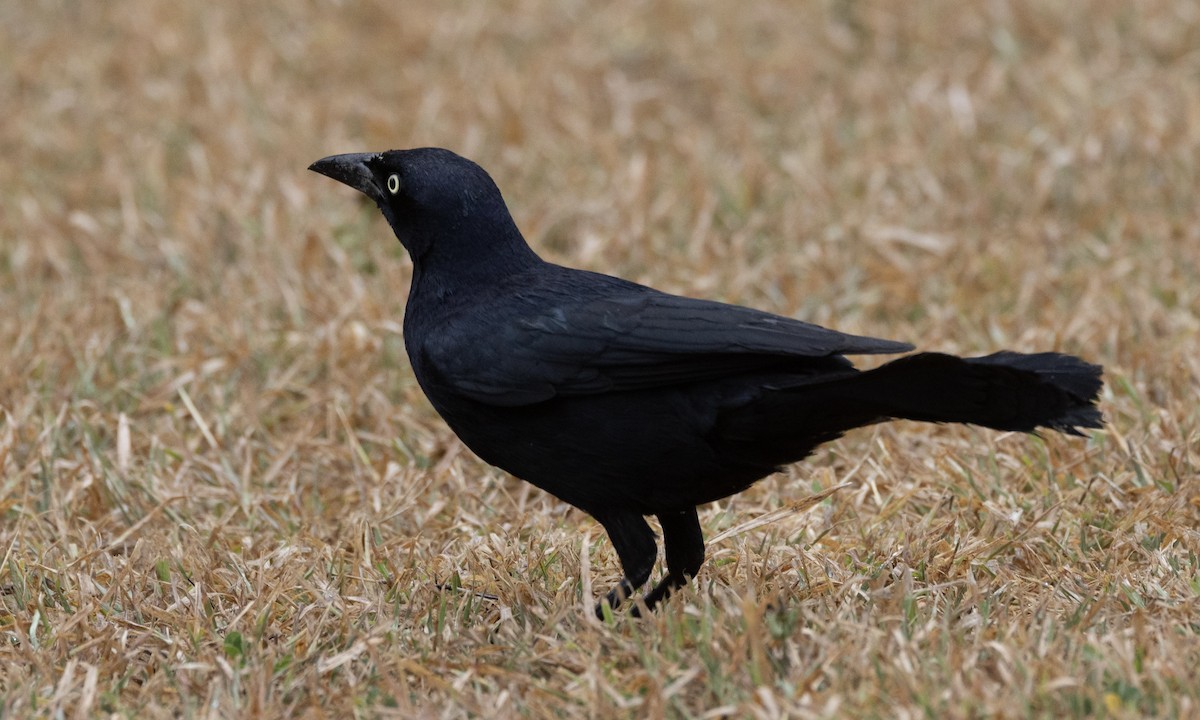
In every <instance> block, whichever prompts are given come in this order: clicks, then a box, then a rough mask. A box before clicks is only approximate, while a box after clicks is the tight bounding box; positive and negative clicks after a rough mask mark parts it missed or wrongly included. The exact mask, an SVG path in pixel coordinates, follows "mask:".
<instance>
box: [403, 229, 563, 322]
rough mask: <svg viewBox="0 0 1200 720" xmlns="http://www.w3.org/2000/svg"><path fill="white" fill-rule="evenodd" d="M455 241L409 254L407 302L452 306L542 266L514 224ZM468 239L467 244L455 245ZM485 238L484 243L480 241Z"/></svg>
mask: <svg viewBox="0 0 1200 720" xmlns="http://www.w3.org/2000/svg"><path fill="white" fill-rule="evenodd" d="M462 229H463V230H466V231H467V232H466V233H464V234H457V233H456V235H458V236H457V237H452V238H451V237H442V238H437V239H434V240H433V241H432V242H430V243H429V244H428V245H426V247H425V249H424V252H420V253H419V254H417V253H414V254H413V280H412V288H411V289H410V291H409V301H410V303H411V302H413V301H418V302H421V303H425V302H429V303H436V304H437V305H439V306H447V305H456V304H458V303H459V302H461V301H464V300H466V299H467V298H469V297H472V296H475V295H477V294H478V293H483V292H486V291H487V290H488V288H491V287H494V286H496V285H497V284H499V283H501V282H503V281H504V280H506V279H507V278H509V277H510V276H512V275H516V274H519V273H523V272H526V271H528V270H529V269H531V268H533V267H536V266H539V265H542V264H544V261H543V260H542V259H541V258H540V257H538V255H537V253H535V252H534V251H533V249H532V248H530V247H529V245H528V244H527V243H526V242H525V239H524V238H523V237H522V236H521V233H520V231H519V230H518V229H517V227H516V225H515V224H512V225H509V227H507V228H504V229H503V232H497V228H495V227H492V228H490V232H488V233H476V232H474V230H473V229H469V228H462ZM468 238H469V239H470V240H469V241H463V242H456V241H459V240H465V239H468ZM481 238H486V240H481Z"/></svg>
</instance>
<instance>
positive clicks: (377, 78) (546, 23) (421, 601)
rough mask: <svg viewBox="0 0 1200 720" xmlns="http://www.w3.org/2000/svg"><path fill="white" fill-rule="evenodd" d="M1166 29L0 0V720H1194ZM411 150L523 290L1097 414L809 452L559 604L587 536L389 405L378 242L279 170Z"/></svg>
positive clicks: (366, 210) (1197, 621) (1182, 172)
mask: <svg viewBox="0 0 1200 720" xmlns="http://www.w3.org/2000/svg"><path fill="white" fill-rule="evenodd" d="M1198 47H1200V10H1198V9H1197V5H1196V4H1195V3H1194V2H1192V1H1191V0H1178V1H1169V0H1146V1H1145V2H1138V3H1127V2H1121V1H1119V0H1088V1H1086V2H1083V1H1080V2H1068V1H1067V0H1062V1H1051V2H1041V1H1038V0H1010V1H1005V2H988V3H961V2H951V1H950V0H919V1H918V2H912V3H883V2H878V3H871V2H851V1H849V0H827V1H824V2H818V1H815V0H813V1H806V2H785V1H784V0H779V1H777V2H772V1H771V0H763V1H762V2H757V1H756V2H749V3H715V2H709V3H703V2H695V1H684V0H680V1H678V2H675V1H670V2H668V1H667V0H661V1H659V0H650V1H635V0H619V1H616V2H611V3H582V2H574V1H567V2H557V1H551V0H545V1H542V0H504V1H498V2H491V3H468V2H446V3H403V4H401V3H387V2H355V1H352V0H348V1H346V2H334V1H331V0H302V1H301V2H295V3H268V4H262V3H234V2H213V3H177V2H165V1H164V0H124V1H123V2H120V3H99V2H95V3H71V2H62V1H56V0H29V1H27V2H8V3H4V4H3V5H0V68H3V70H0V97H3V98H4V106H5V110H4V112H3V113H0V153H2V156H3V158H4V160H3V162H0V188H2V191H0V308H2V312H0V366H2V367H3V368H4V372H3V373H2V374H0V717H4V718H9V717H14V718H15V717H32V716H44V717H67V718H70V717H77V718H83V717H89V716H108V715H115V716H118V717H141V718H158V717H185V718H188V717H201V718H209V717H214V718H215V717H272V716H275V717H278V716H294V717H314V718H316V717H334V718H341V717H398V718H399V717H403V718H409V717H447V718H456V717H464V716H488V717H513V716H523V717H545V716H552V717H564V718H572V717H609V716H631V717H632V716H636V717H734V718H741V717H763V718H771V717H785V716H786V717H830V718H833V717H867V718H870V717H900V718H916V717H1144V716H1161V717H1195V716H1197V715H1198V714H1200V682H1197V676H1196V668H1197V667H1198V666H1200V530H1198V528H1200V479H1198V477H1197V476H1198V474H1200V472H1198V471H1200V411H1198V410H1197V394H1198V386H1200V319H1198V313H1200V210H1198V209H1197V206H1198V203H1197V197H1198V196H1200V53H1198V52H1197V50H1196V48H1198ZM418 145H438V146H444V147H449V148H451V149H454V150H456V151H458V152H460V153H462V154H464V155H467V156H469V157H471V158H473V159H476V160H477V161H479V162H480V163H481V164H482V165H483V166H484V167H486V168H488V169H489V170H490V172H491V173H492V175H493V176H494V177H495V178H496V180H497V182H498V184H499V185H500V187H501V189H502V190H503V191H504V193H505V196H506V197H507V199H508V201H509V203H510V205H511V206H512V209H513V212H514V215H515V217H516V219H517V222H518V223H519V225H520V226H521V227H522V228H523V229H524V231H525V233H526V235H527V237H528V238H529V240H530V242H531V244H532V245H533V246H534V247H535V248H536V249H537V250H538V251H539V252H541V253H542V254H543V255H544V256H546V257H548V258H551V259H553V260H556V261H560V262H564V263H568V264H572V265H576V266H580V267H586V268H589V269H596V270H602V271H606V272H611V273H614V274H619V275H622V276H625V277H628V278H631V279H635V280H638V281H642V282H647V283H650V284H654V285H656V286H658V287H661V288H663V289H666V290H670V291H674V292H679V293H685V294H691V295H696V296H701V297H709V298H717V299H722V300H728V301H734V302H739V303H744V304H748V305H753V306H755V307H759V308H763V309H767V310H772V311H775V312H779V313H785V314H788V315H792V316H795V317H798V318H802V319H804V320H808V321H812V322H817V323H821V324H826V325H830V326H833V327H836V328H838V329H841V330H844V331H848V332H854V333H862V334H868V335H876V336H881V337H888V338H894V339H898V340H906V341H911V342H914V343H916V344H917V345H919V346H920V347H922V348H924V349H934V350H941V351H950V352H956V353H962V354H968V355H970V354H985V353H987V352H991V351H993V350H997V349H1001V348H1009V349H1014V350H1022V351H1039V350H1059V351H1064V352H1071V353H1077V354H1079V355H1082V356H1084V357H1086V358H1088V359H1089V360H1091V361H1094V362H1099V363H1102V364H1103V365H1104V366H1105V379H1106V381H1107V386H1106V388H1105V390H1104V392H1103V395H1102V399H1101V404H1102V407H1103V411H1104V414H1105V417H1106V421H1107V426H1106V428H1105V429H1104V430H1102V431H1098V432H1094V433H1089V436H1088V437H1087V438H1086V439H1080V438H1068V437H1063V436H1059V435H1048V436H1046V437H1044V438H1037V437H1032V436H1024V435H1017V434H1002V433H994V432H988V431H983V430H979V429H973V428H960V427H936V426H928V425H919V424H915V423H899V424H892V425H886V426H879V427H876V428H872V429H867V430H862V431H858V432H856V433H853V434H851V435H850V436H848V437H846V438H845V439H843V440H841V441H839V442H837V443H834V444H831V445H828V446H825V447H823V448H822V449H821V450H820V451H819V452H818V453H817V454H816V455H815V456H814V457H812V458H811V459H810V460H809V461H808V462H806V463H803V464H801V465H798V466H795V467H792V468H789V469H788V470H787V472H786V473H782V474H780V475H778V476H775V477H772V478H769V479H767V480H765V481H763V482H761V483H759V484H758V485H757V486H755V487H754V488H752V489H751V490H749V491H747V492H746V493H744V494H742V495H739V496H737V497H734V498H730V499H728V500H726V501H722V502H720V503H716V504H713V505H711V506H707V507H705V508H703V509H702V512H701V520H702V523H703V526H704V529H705V532H706V534H707V535H708V537H709V538H710V545H709V561H708V562H707V564H706V565H705V567H704V569H703V570H702V572H701V573H700V577H699V578H697V581H696V582H695V583H694V585H693V587H692V589H690V590H689V591H688V592H686V593H684V594H682V595H681V596H680V597H678V598H675V599H673V600H672V601H671V602H670V603H669V604H667V605H666V606H665V607H663V608H662V611H661V612H659V613H658V614H656V615H655V616H654V617H653V618H652V619H649V620H642V621H636V620H633V619H632V618H628V617H625V616H618V617H617V618H616V619H615V620H614V621H613V622H611V623H602V622H600V621H597V620H596V619H595V618H594V617H592V615H591V612H590V609H591V606H592V602H593V600H594V598H596V597H597V596H598V595H599V594H600V592H601V591H602V590H603V589H606V588H608V587H609V586H611V585H612V583H613V582H614V581H615V580H616V578H617V576H618V572H619V568H618V564H617V561H616V558H615V556H614V554H613V552H612V548H611V546H610V545H609V543H608V541H607V539H606V538H605V537H604V535H603V532H602V531H601V530H600V528H599V527H598V526H597V525H596V523H595V522H593V521H592V520H591V519H590V518H588V517H587V516H585V515H583V514H581V513H579V512H576V511H573V510H571V509H570V508H569V507H567V506H565V505H563V504H562V503H559V502H557V501H555V500H554V499H553V498H551V497H548V496H546V495H545V494H543V493H541V492H539V491H537V490H534V489H532V488H530V487H528V486H527V485H525V484H523V483H521V482H520V481H517V480H514V479H512V478H510V477H508V476H506V475H505V474H504V473H502V472H500V471H498V470H496V469H494V468H490V467H488V466H486V465H484V464H483V463H481V462H480V461H478V460H477V459H475V458H474V457H473V456H472V455H471V454H470V452H469V451H467V450H465V449H464V448H462V447H461V445H460V444H459V443H458V441H457V440H456V439H455V438H454V436H453V435H452V434H451V433H450V432H449V431H448V430H447V429H446V427H445V426H444V425H443V424H442V422H441V421H440V420H439V419H438V418H437V417H436V415H435V414H434V413H433V411H432V410H431V409H430V407H429V405H428V404H427V402H426V401H425V399H424V398H423V396H422V395H421V393H420V391H419V389H418V388H417V386H416V384H415V382H414V381H413V378H412V375H411V373H410V371H409V368H408V361H407V358H406V356H405V354H404V348H403V342H402V339H401V337H400V323H401V321H402V317H403V313H404V301H405V296H406V292H407V287H408V276H409V272H410V269H411V265H410V263H409V261H408V259H407V258H406V257H405V255H404V253H403V250H402V249H401V248H400V246H399V244H398V243H397V242H396V241H395V240H394V238H393V237H392V236H391V234H390V232H389V231H388V228H387V226H386V224H385V223H384V221H383V219H382V218H381V217H380V216H379V215H378V213H377V212H375V210H374V209H373V208H372V207H369V206H368V205H367V204H366V203H365V202H364V201H363V200H362V199H361V198H360V197H358V196H357V195H356V194H355V193H353V192H352V191H350V190H348V189H346V188H344V187H342V186H340V185H337V184H336V183H333V182H331V181H329V180H328V179H326V178H322V177H319V176H317V175H315V174H312V173H309V172H307V171H306V170H305V168H306V167H307V165H308V164H309V163H310V162H312V161H313V160H316V159H317V158H320V157H323V156H325V155H329V154H333V153H339V152H351V151H367V150H383V149H387V148H393V147H397V148H399V147H411V146H418ZM835 488H836V489H835ZM820 493H828V494H827V495H825V496H823V497H821V496H819V494H820ZM814 496H817V497H814Z"/></svg>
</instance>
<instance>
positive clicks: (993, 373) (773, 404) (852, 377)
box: [713, 351, 1103, 466]
mask: <svg viewBox="0 0 1200 720" xmlns="http://www.w3.org/2000/svg"><path fill="white" fill-rule="evenodd" d="M1102 373H1103V369H1102V368H1101V367H1100V366H1099V365H1092V364H1091V363H1087V362H1085V361H1083V360H1081V359H1079V358H1077V357H1073V356H1071V355H1063V354H1060V353H1036V354H1030V355H1026V354H1022V353H1016V352H1009V351H1004V352H998V353H995V354H993V355H987V356H985V357H978V358H960V357H955V356H953V355H945V354H942V353H918V354H916V355H908V356H906V357H902V358H899V359H897V360H893V361H892V362H890V363H888V364H886V365H883V366H880V367H878V368H875V369H874V370H869V371H866V372H862V373H851V374H846V375H843V376H841V377H838V378H835V379H832V380H827V381H824V382H815V383H814V382H811V381H801V382H798V383H797V384H795V385H787V384H778V385H776V386H773V387H772V388H770V389H768V390H767V391H766V392H764V393H762V394H761V395H759V396H757V397H756V398H755V399H753V400H751V401H750V402H748V403H746V404H744V405H741V406H739V407H736V408H730V409H729V410H728V411H726V412H724V413H723V414H722V417H721V418H720V421H719V422H718V425H717V428H716V431H715V432H714V437H713V440H714V442H715V443H716V444H717V445H718V446H719V448H720V450H721V451H722V452H723V453H725V454H726V455H727V456H729V457H732V458H736V459H739V460H742V461H744V462H753V463H756V464H764V465H773V466H779V465H783V464H786V463H790V462H795V461H797V460H800V459H802V458H803V457H804V456H806V455H808V454H809V453H810V452H811V451H812V450H813V448H815V447H816V446H817V445H819V444H821V443H823V442H826V441H828V440H832V439H834V438H836V437H838V436H839V435H841V434H842V433H843V432H845V431H847V430H850V429H852V428H856V427H862V426H864V425H870V424H872V423H876V422H880V421H883V420H891V419H904V420H922V421H926V422H937V423H947V422H954V423H969V424H973V425H981V426H983V427H988V428H992V429H995V430H1015V431H1021V432H1036V431H1037V430H1038V428H1049V429H1051V430H1056V431H1058V432H1063V433H1067V434H1070V435H1082V433H1081V432H1080V428H1098V427H1101V426H1102V424H1103V418H1102V417H1101V415H1100V410H1099V408H1097V407H1096V400H1097V397H1098V395H1099V393H1100V388H1101V387H1102V386H1103V381H1102V380H1101V375H1102Z"/></svg>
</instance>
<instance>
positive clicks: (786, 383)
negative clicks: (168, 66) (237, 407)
mask: <svg viewBox="0 0 1200 720" xmlns="http://www.w3.org/2000/svg"><path fill="white" fill-rule="evenodd" d="M309 169H310V170H314V171H316V172H318V173H321V174H323V175H327V176H329V177H331V178H333V179H334V180H338V181H340V182H343V183H345V184H347V185H349V186H350V187H352V188H354V189H356V190H358V191H360V192H362V193H364V194H366V195H367V197H369V198H371V199H372V200H374V201H375V203H376V204H377V205H378V206H379V209H380V210H381V211H383V215H384V217H386V218H387V221H388V223H389V224H391V226H392V230H393V231H394V232H395V233H396V237H397V238H399V240H400V242H401V244H403V245H404V247H405V249H406V250H407V251H408V253H409V254H410V255H411V256H412V261H413V278H412V287H411V288H410V290H409V294H408V305H407V309H406V311H405V316H404V341H405V344H406V346H407V350H408V357H409V359H410V360H411V362H412V367H413V373H414V374H415V375H416V378H417V382H419V383H420V385H421V388H422V389H423V390H424V391H425V394H426V395H427V396H428V398H429V401H430V402H431V403H432V404H433V407H434V408H435V409H436V410H437V411H438V413H440V414H441V416H442V418H444V419H445V421H446V423H447V424H449V425H450V427H451V428H452V429H453V430H454V432H455V433H457V434H458V437H459V438H461V439H462V441H463V442H464V443H466V445H467V447H469V448H471V450H473V451H474V452H475V453H476V454H477V455H479V457H481V458H483V459H484V460H485V461H487V462H489V463H491V464H492V465H495V466H497V467H500V468H502V469H504V470H506V471H508V472H509V473H511V474H513V475H515V476H516V477H518V478H522V479H524V480H526V481H528V482H531V483H533V484H534V485H536V486H537V487H539V488H542V489H543V490H545V491H547V492H549V493H552V494H553V495H555V496H557V497H558V498H560V499H562V500H563V501H565V502H568V503H570V504H571V505H574V506H575V507H578V508H580V509H581V510H583V511H584V512H586V513H588V514H590V515H591V516H592V517H594V518H596V520H598V521H599V522H600V524H601V525H603V526H604V529H605V530H606V531H607V532H608V536H609V538H610V539H611V540H612V543H613V546H614V547H615V548H616V551H617V555H618V556H619V557H620V560H621V565H622V568H623V569H624V573H625V577H624V579H622V580H621V582H620V584H619V585H618V586H617V587H616V588H615V589H613V590H612V591H611V592H609V593H608V596H607V602H608V603H609V605H610V606H611V607H613V608H615V607H617V606H618V605H620V604H621V602H622V601H624V600H625V599H627V598H629V597H631V596H632V595H633V593H634V592H635V591H637V589H638V588H640V587H641V586H642V585H644V584H645V583H646V581H647V580H648V579H649V577H650V574H651V572H652V571H653V569H654V564H655V562H656V560H657V556H658V545H657V542H656V540H655V536H654V532H653V531H652V530H651V529H650V526H649V525H648V524H647V523H646V520H645V517H644V516H646V515H655V516H657V517H658V521H659V524H660V525H661V527H662V532H663V541H664V545H665V548H666V566H667V574H666V577H664V578H663V580H662V581H661V582H659V583H658V585H657V586H656V587H655V588H654V589H653V590H651V591H650V592H649V593H648V594H647V595H646V596H645V598H644V601H645V605H646V607H648V608H653V607H654V606H655V605H656V604H657V603H658V602H659V601H661V600H662V599H663V598H665V597H666V596H668V595H670V594H671V592H672V591H673V590H675V589H677V588H679V587H681V586H683V585H685V584H686V583H687V581H688V580H689V579H690V578H692V577H694V576H695V575H696V573H697V571H698V570H699V569H700V565H701V564H702V563H703V562H704V537H703V535H702V534H701V531H700V523H699V521H698V519H697V517H696V506H697V505H701V504H703V503H708V502H712V501H714V500H718V499H720V498H724V497H727V496H729V495H732V494H734V493H737V492H740V491H742V490H745V489H746V488H748V487H749V486H750V485H751V484H753V483H754V482H755V481H757V480H758V479H760V478H762V477H765V476H767V475H770V474H771V473H774V472H776V471H778V470H780V468H781V467H782V466H784V465H787V464H789V463H793V462H796V461H799V460H801V459H803V458H804V457H805V456H807V455H808V454H809V453H811V452H812V451H813V449H814V448H815V447H817V446H818V445H820V444H821V443H824V442H828V441H830V440H833V439H834V438H837V437H839V436H840V435H841V434H842V433H844V432H845V431H847V430H850V429H852V428H857V427H862V426H864V425H870V424H872V423H877V422H881V421H884V420H889V419H898V418H903V419H909V420H925V421H930V422H939V423H941V422H957V423H972V424H975V425H982V426H984V427H989V428H994V429H997V430H1020V431H1024V432H1034V431H1035V430H1036V429H1037V428H1039V427H1041V428H1049V429H1052V430H1057V431H1060V432H1064V433H1070V434H1073V435H1079V434H1080V432H1079V430H1078V428H1098V427H1100V426H1101V416H1100V412H1099V410H1098V409H1097V408H1096V398H1097V395H1098V393H1099V391H1100V388H1101V385H1102V381H1101V379H1100V377H1101V368H1100V366H1098V365H1092V364H1089V363H1087V362H1084V361H1083V360H1081V359H1079V358H1076V357H1072V356H1070V355H1062V354H1059V353H1050V352H1046V353H1037V354H1032V355H1026V354H1021V353H1015V352H1007V351H1006V352H998V353H995V354H993V355H988V356H986V357H978V358H960V357H955V356H952V355H944V354H940V353H931V352H926V353H918V354H915V355H908V356H906V357H902V358H899V359H897V360H894V361H892V362H890V363H888V364H886V365H883V366H881V367H879V368H876V369H874V370H870V371H866V372H863V371H859V370H856V369H855V368H854V366H853V365H852V364H851V363H850V362H849V361H848V360H847V359H846V358H845V357H844V356H845V355H857V354H879V353H903V352H907V351H909V350H912V349H913V346H911V345H909V344H907V343H902V342H895V341H892V340H879V339H875V338H869V337H858V336H854V335H846V334H843V333H840V332H836V331H833V330H827V329H825V328H822V327H818V326H816V325H810V324H808V323H804V322H800V321H798V320H793V319H791V318H787V317H781V316H779V315H772V314H770V313H766V312H760V311H758V310H752V309H750V308H745V307H739V306H736V305H727V304H723V303H718V302H710V301H707V300H696V299H692V298H686V297H679V296H675V295H668V294H666V293H663V292H659V291H657V290H654V289H652V288H649V287H645V286H643V285H638V284H636V283H632V282H629V281H627V280H622V279H620V278H615V277H611V276H609V275H601V274H598V273H594V272H587V271H584V270H575V269H572V268H566V267H562V266H560V265H554V264H552V263H548V262H546V261H544V260H542V259H541V258H539V257H538V256H537V255H536V254H535V253H534V252H533V250H531V249H530V247H529V245H527V244H526V242H525V239H524V238H523V237H522V236H521V231H520V230H518V229H517V226H516V224H515V223H514V222H513V219H512V216H511V215H510V214H509V212H508V208H507V206H506V205H505V203H504V199H503V198H502V197H501V195H500V190H499V189H498V188H497V187H496V184H495V183H494V182H493V181H492V178H491V177H489V176H488V174H487V173H486V172H485V171H484V170H483V168H481V167H479V166H478V165H476V164H475V163H473V162H471V161H470V160H467V159H465V158H462V157H459V156H458V155H456V154H454V153H452V152H450V151H449V150H442V149H438V148H422V149H415V150H392V151H389V152H384V153H361V154H349V155H335V156H332V157H327V158H325V159H323V160H318V161H317V162H315V163H313V164H312V166H311V167H310V168H309ZM602 609H603V605H602V604H599V605H597V608H596V610H597V614H600V615H601V616H603V614H602ZM634 612H635V613H636V612H637V608H636V607H635V608H634Z"/></svg>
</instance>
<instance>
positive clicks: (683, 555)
mask: <svg viewBox="0 0 1200 720" xmlns="http://www.w3.org/2000/svg"><path fill="white" fill-rule="evenodd" d="M658 522H659V524H660V525H662V531H663V544H664V545H665V546H666V550H667V576H666V577H665V578H663V579H662V580H661V581H660V582H659V583H658V585H655V586H654V589H653V590H651V591H650V592H648V593H646V597H645V603H646V607H647V608H648V609H650V610H653V609H654V606H655V605H657V604H658V603H659V602H660V601H662V600H665V599H667V598H668V597H670V596H671V593H672V592H674V591H675V590H677V589H679V588H681V587H683V586H684V585H687V583H688V581H689V580H691V579H692V578H694V577H696V573H698V572H699V571H700V566H701V565H703V564H704V534H703V532H701V530H700V518H699V517H697V516H696V508H692V509H690V510H684V511H682V512H672V513H659V514H658ZM633 612H634V614H635V615H636V614H637V608H634V609H633Z"/></svg>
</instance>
